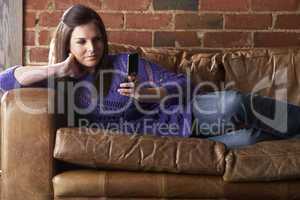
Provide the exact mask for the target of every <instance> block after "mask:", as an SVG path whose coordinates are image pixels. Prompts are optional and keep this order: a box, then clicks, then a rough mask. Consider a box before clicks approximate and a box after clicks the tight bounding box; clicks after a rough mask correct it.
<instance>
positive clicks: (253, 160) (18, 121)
mask: <svg viewBox="0 0 300 200" xmlns="http://www.w3.org/2000/svg"><path fill="white" fill-rule="evenodd" d="M110 51H111V52H112V53H114V52H120V51H138V52H139V53H140V54H141V55H143V57H146V58H147V59H149V60H151V61H153V62H157V63H159V64H161V65H162V66H165V67H167V68H169V69H170V70H173V71H176V72H188V71H191V74H190V75H191V78H192V81H193V82H194V83H199V82H205V81H207V82H210V83H214V84H216V85H217V86H218V90H223V89H236V90H240V91H244V92H253V91H254V92H256V93H258V94H260V95H266V96H271V97H274V98H276V99H279V100H283V101H288V102H290V103H293V104H296V105H300V91H299V90H300V86H299V82H300V52H299V50H297V49H275V50H274V49H273V50H270V49H255V50H253V49H250V50H236V51H228V52H227V51H226V52H196V51H186V50H180V49H145V48H136V47H132V46H118V45H111V47H110ZM258 83H262V84H258ZM257 85H259V87H258V86H257ZM202 89H203V90H213V89H215V88H212V87H210V86H209V85H208V84H207V85H206V86H203V88H202ZM54 97H55V96H54V91H53V90H51V89H41V88H39V89H37V88H35V89H32V88H23V89H17V90H11V91H9V92H7V93H6V94H5V95H4V97H3V98H2V101H1V126H2V143H1V151H2V152H1V157H2V177H1V179H2V183H1V190H2V195H1V197H2V200H42V199H43V200H46V199H56V200H71V199H72V200H94V199H95V200H96V199H189V198H194V199H254V198H257V197H260V198H265V199H288V200H291V199H300V190H299V188H300V181H299V178H300V156H299V155H300V141H299V140H298V139H288V140H276V141H265V142H260V143H257V144H255V145H251V146H248V147H245V148H242V149H235V150H228V149H226V148H225V146H224V145H223V144H221V143H217V142H213V141H210V140H207V139H200V138H178V137H155V136H145V135H143V136H126V135H122V134H106V133H103V130H94V131H95V132H94V133H96V134H88V132H87V130H86V129H83V130H81V129H78V128H68V127H63V128H59V127H60V126H58V125H57V123H58V119H57V118H56V115H55V114H54V112H53V108H54ZM20 100H21V101H20ZM20 102H22V103H20ZM25 107H26V108H27V109H24V108H25ZM28 108H31V109H29V110H28ZM58 128H59V129H58ZM54 157H55V158H54ZM59 160H63V161H65V163H62V162H61V161H59ZM67 163H68V164H67Z"/></svg>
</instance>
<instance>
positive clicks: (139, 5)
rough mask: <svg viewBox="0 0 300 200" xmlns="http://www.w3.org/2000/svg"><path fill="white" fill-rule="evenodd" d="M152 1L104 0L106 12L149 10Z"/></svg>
mask: <svg viewBox="0 0 300 200" xmlns="http://www.w3.org/2000/svg"><path fill="white" fill-rule="evenodd" d="M150 4H151V0H126V1H124V0H103V9H105V10H148V9H149V6H150Z"/></svg>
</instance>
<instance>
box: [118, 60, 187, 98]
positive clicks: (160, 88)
mask: <svg viewBox="0 0 300 200" xmlns="http://www.w3.org/2000/svg"><path fill="white" fill-rule="evenodd" d="M140 62H141V63H143V66H144V67H149V68H150V70H148V72H149V73H151V74H152V75H153V79H154V80H151V81H153V82H154V83H155V86H151V87H139V82H138V81H136V82H128V83H121V84H120V89H118V92H119V93H120V94H121V95H125V96H131V97H133V98H135V99H137V100H138V101H140V102H147V103H159V102H161V101H162V100H163V99H168V100H178V99H179V97H185V96H186V90H187V87H188V85H187V78H186V75H185V74H181V73H174V72H170V71H168V70H166V69H164V68H163V67H161V66H159V65H156V64H153V63H149V62H148V61H145V60H143V59H141V61H140ZM152 75H151V76H152ZM137 78H138V77H137ZM131 79H133V77H130V76H129V77H128V80H129V81H132V80H131Z"/></svg>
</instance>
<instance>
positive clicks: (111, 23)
mask: <svg viewBox="0 0 300 200" xmlns="http://www.w3.org/2000/svg"><path fill="white" fill-rule="evenodd" d="M98 14H99V15H100V16H101V18H102V20H103V22H104V24H105V27H106V28H123V26H124V15H123V14H121V13H101V12H99V13H98Z"/></svg>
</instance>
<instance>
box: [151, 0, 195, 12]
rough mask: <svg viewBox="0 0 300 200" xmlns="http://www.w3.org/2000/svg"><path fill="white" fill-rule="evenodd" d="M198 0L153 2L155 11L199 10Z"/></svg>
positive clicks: (159, 0) (160, 0) (154, 0)
mask: <svg viewBox="0 0 300 200" xmlns="http://www.w3.org/2000/svg"><path fill="white" fill-rule="evenodd" d="M198 3H199V1H198V0H153V8H154V10H195V11H197V10H198Z"/></svg>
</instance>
